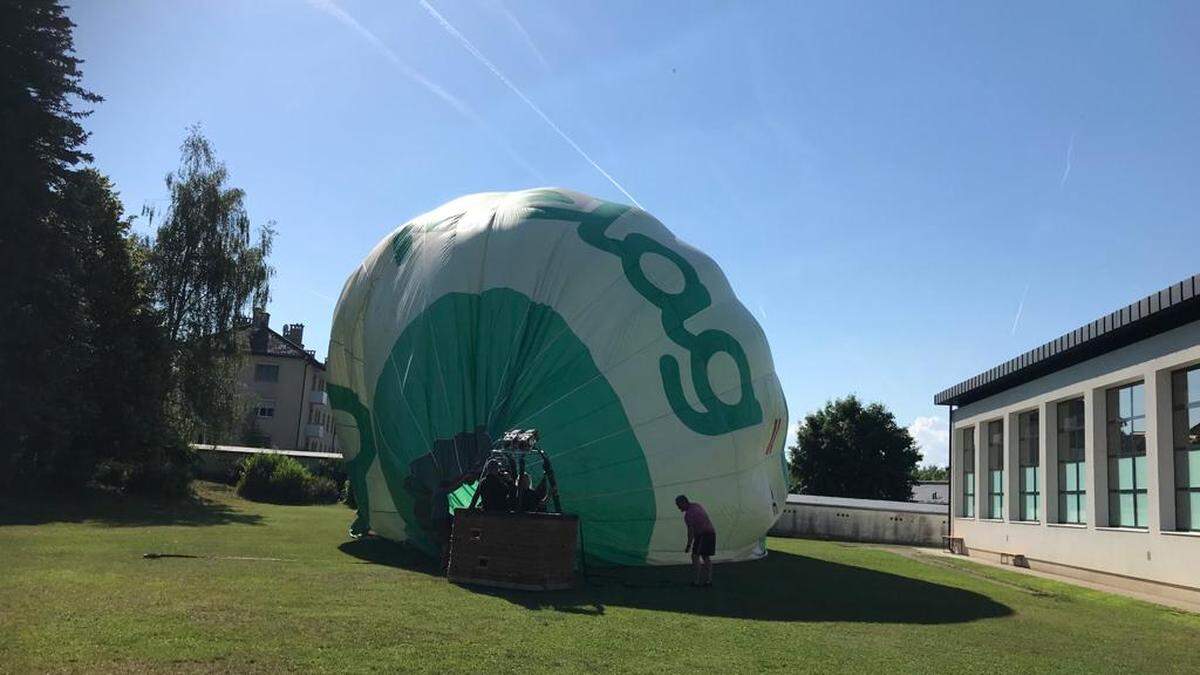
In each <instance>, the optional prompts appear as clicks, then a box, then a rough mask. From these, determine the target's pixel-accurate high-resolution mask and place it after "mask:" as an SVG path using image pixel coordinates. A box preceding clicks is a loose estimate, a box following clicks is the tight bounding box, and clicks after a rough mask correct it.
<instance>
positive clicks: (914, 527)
mask: <svg viewBox="0 0 1200 675" xmlns="http://www.w3.org/2000/svg"><path fill="white" fill-rule="evenodd" d="M817 499H820V498H817ZM838 501H839V502H841V503H838V504H828V505H826V504H807V503H795V502H794V501H793V499H792V498H789V500H788V504H787V506H785V507H784V509H783V513H782V514H781V515H780V516H779V520H777V521H776V522H775V526H774V527H772V528H771V531H770V534H771V535H773V536H777V537H809V538H814V539H835V540H841V541H864V542H874V543H885V544H910V545H914V546H941V545H942V535H944V534H947V533H948V531H949V529H948V528H949V519H950V518H949V513H948V512H947V510H946V509H945V508H944V507H943V508H942V509H941V511H936V510H933V509H930V510H929V511H925V512H922V511H916V510H912V509H911V508H910V507H912V506H918V505H912V504H908V503H906V502H896V504H897V505H898V506H897V507H896V508H895V509H894V510H887V509H886V508H877V507H875V506H872V507H871V508H863V507H855V506H852V505H848V504H847V502H854V501H863V502H869V503H871V504H872V505H875V504H886V503H887V502H875V501H873V500H849V499H847V500H838ZM920 506H925V505H920Z"/></svg>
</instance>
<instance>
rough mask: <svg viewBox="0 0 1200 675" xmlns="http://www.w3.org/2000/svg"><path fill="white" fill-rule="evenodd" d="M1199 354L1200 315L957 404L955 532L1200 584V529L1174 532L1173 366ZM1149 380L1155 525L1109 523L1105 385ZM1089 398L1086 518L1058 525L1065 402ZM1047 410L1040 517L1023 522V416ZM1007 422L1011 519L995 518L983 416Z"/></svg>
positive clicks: (1127, 572)
mask: <svg viewBox="0 0 1200 675" xmlns="http://www.w3.org/2000/svg"><path fill="white" fill-rule="evenodd" d="M1198 363H1200V322H1194V323H1191V324H1187V325H1185V326H1182V327H1179V328H1176V329H1174V330H1171V331H1168V332H1166V333H1162V334H1159V335H1156V336H1154V337H1151V338H1148V339H1146V340H1143V341H1141V342H1138V343H1136V344H1133V345H1129V346H1127V347H1124V348H1122V349H1119V350H1116V351H1113V352H1110V353H1108V354H1104V355H1102V356H1099V357H1097V358H1095V359H1092V360H1089V361H1086V362H1084V363H1080V364H1077V365H1075V366H1072V367H1070V368H1066V369H1063V370H1061V371H1058V372H1055V373H1051V374H1049V375H1047V376H1045V377H1042V378H1039V379H1037V380H1034V381H1031V382H1028V383H1025V384H1023V385H1020V386H1018V387H1014V388H1012V389H1009V390H1006V391H1003V392H1000V393H998V394H995V395H993V396H990V397H988V398H986V399H982V400H980V401H976V402H974V403H971V404H968V405H965V406H962V407H960V408H958V409H957V410H955V411H954V417H953V419H954V425H953V430H952V433H951V435H950V442H951V453H952V454H951V457H952V460H951V464H952V466H953V467H954V470H953V471H952V472H951V483H952V484H951V490H952V492H951V494H952V495H953V501H952V506H951V512H952V513H951V518H952V528H953V534H954V536H957V537H962V538H963V542H964V544H965V545H966V546H967V548H968V549H969V550H970V549H973V550H977V551H987V552H992V553H1012V554H1022V555H1024V556H1026V557H1027V558H1028V559H1029V560H1030V561H1031V563H1035V562H1038V561H1041V562H1046V563H1052V564H1054V565H1059V566H1066V567H1071V568H1078V569H1080V570H1088V571H1096V572H1103V573H1106V574H1115V575H1120V576H1124V577H1131V578H1134V579H1144V580H1150V581H1155V582H1159V583H1165V584H1172V585H1177V586H1183V587H1187V588H1193V589H1200V533H1194V532H1176V531H1175V484H1174V475H1175V474H1174V466H1173V462H1174V453H1173V452H1172V447H1171V442H1172V440H1171V439H1172V430H1171V423H1172V420H1171V400H1170V396H1171V387H1170V378H1171V373H1172V372H1173V371H1175V370H1178V369H1180V368H1185V367H1189V366H1193V365H1196V364H1198ZM1138 381H1144V382H1145V393H1146V403H1145V407H1146V463H1147V467H1149V471H1150V473H1149V479H1148V485H1147V487H1148V493H1149V494H1148V496H1149V500H1148V501H1149V527H1148V528H1146V529H1136V528H1121V527H1110V526H1109V523H1108V476H1107V467H1108V461H1107V447H1106V436H1105V420H1106V416H1105V392H1106V391H1107V390H1108V389H1109V388H1111V387H1116V386H1120V385H1124V384H1129V383H1133V382H1138ZM1080 396H1082V397H1083V399H1084V414H1085V428H1084V430H1085V433H1084V436H1085V444H1086V451H1085V461H1086V466H1087V477H1086V486H1087V511H1086V516H1087V523H1086V524H1084V525H1071V524H1058V523H1056V522H1054V521H1056V520H1058V514H1057V506H1058V494H1057V485H1056V482H1057V448H1056V445H1057V434H1056V433H1055V430H1056V421H1057V404H1058V403H1059V402H1060V401H1064V400H1068V399H1073V398H1078V397H1080ZM1034 409H1036V410H1038V411H1039V424H1040V433H1039V439H1040V451H1041V457H1040V464H1039V468H1038V479H1039V488H1040V490H1041V513H1040V514H1039V517H1040V520H1039V521H1038V522H1034V523H1025V522H1019V521H1018V515H1019V511H1018V508H1019V507H1018V504H1017V500H1016V496H1017V486H1018V482H1017V481H1018V478H1017V471H1016V469H1017V438H1016V432H1017V415H1018V414H1019V413H1022V412H1026V411H1029V410H1034ZM993 420H1002V421H1003V422H1004V425H1005V439H1004V445H1005V462H1004V466H1005V495H1004V502H1005V506H1004V513H1003V516H1004V517H1003V518H1000V519H994V520H993V519H988V518H987V515H988V511H987V473H988V472H987V436H986V427H985V425H986V424H987V423H988V422H990V421H993ZM972 428H973V430H974V436H975V452H976V461H975V475H976V489H975V497H976V508H975V517H974V518H967V517H964V516H962V515H961V514H962V504H961V500H962V495H963V489H962V481H963V472H962V448H963V444H962V434H963V430H968V429H972Z"/></svg>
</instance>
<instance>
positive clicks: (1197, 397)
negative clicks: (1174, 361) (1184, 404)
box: [1187, 368, 1200, 401]
mask: <svg viewBox="0 0 1200 675" xmlns="http://www.w3.org/2000/svg"><path fill="white" fill-rule="evenodd" d="M1187 390H1188V400H1189V401H1200V368H1192V369H1191V370H1189V371H1188V374H1187Z"/></svg>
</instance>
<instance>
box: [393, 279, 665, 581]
mask: <svg viewBox="0 0 1200 675" xmlns="http://www.w3.org/2000/svg"><path fill="white" fill-rule="evenodd" d="M373 400H374V404H373V407H374V410H373V413H374V421H375V429H376V430H377V432H378V438H377V439H376V446H377V451H378V455H379V459H380V465H381V467H382V469H383V473H384V478H385V480H386V481H387V483H388V486H389V488H390V489H391V492H392V498H393V501H394V502H395V504H396V507H397V510H398V511H399V512H400V515H401V517H402V518H403V519H404V520H405V522H406V523H407V524H408V529H407V534H408V537H409V538H410V540H412V541H413V543H414V544H416V545H417V546H419V547H421V548H423V549H425V550H429V551H432V550H436V547H435V544H434V542H435V534H434V531H433V527H432V523H431V521H430V518H429V513H430V509H429V506H428V505H429V501H428V500H429V496H430V493H431V492H432V489H433V488H434V487H435V486H436V483H437V481H438V480H439V479H454V478H457V477H458V476H460V475H461V474H462V473H463V472H464V471H467V470H469V469H471V468H477V467H473V466H471V464H473V463H476V462H478V460H479V458H480V457H481V456H482V455H481V453H482V452H483V451H485V450H486V448H481V447H480V446H481V445H482V442H481V441H480V440H479V439H480V438H489V439H496V438H498V437H499V436H500V435H502V434H503V433H504V432H505V431H507V430H509V429H511V428H516V427H520V428H536V429H538V430H539V432H540V434H541V445H542V447H543V448H544V449H545V450H546V452H547V454H548V455H550V457H551V460H552V461H553V462H554V469H555V472H556V474H557V477H558V483H559V488H560V492H561V494H562V499H563V508H564V510H566V511H568V512H571V513H576V514H578V515H579V516H580V520H581V523H582V527H583V528H584V530H585V543H586V545H587V553H588V555H589V557H594V558H597V559H601V560H605V561H608V562H613V563H620V564H637V563H641V562H644V561H645V557H646V552H647V550H648V547H649V543H650V535H651V533H652V530H653V526H654V521H655V517H656V516H655V503H654V493H653V487H652V484H651V481H650V474H649V469H648V468H647V466H646V460H645V456H644V453H643V450H642V447H641V445H640V443H639V442H638V440H637V437H636V436H635V434H634V433H633V429H632V428H631V426H630V423H629V419H628V417H627V416H626V414H625V409H624V406H623V405H622V403H621V401H620V399H619V398H618V396H617V394H616V392H615V391H613V388H612V386H611V385H610V384H609V383H608V381H607V380H606V379H605V378H604V377H603V375H602V374H601V373H600V372H599V370H598V369H597V367H596V364H595V362H594V361H593V360H592V356H591V354H590V352H589V351H588V349H587V347H586V346H585V345H584V344H583V342H582V341H581V340H580V339H579V338H578V337H577V336H576V335H575V334H574V333H573V332H572V331H571V330H570V328H569V327H568V326H567V324H566V321H564V320H563V318H562V317H561V316H560V315H559V314H558V313H557V312H556V311H555V310H554V309H553V308H551V307H549V306H547V305H542V304H538V303H535V302H533V301H532V300H530V299H529V298H528V297H527V296H525V295H523V294H521V293H518V292H517V291H514V290H512V289H508V288H494V289H489V290H486V291H484V292H483V293H480V294H467V293H451V294H447V295H445V296H442V297H441V298H439V299H437V300H436V301H434V302H433V303H432V304H431V305H430V306H429V307H428V308H427V309H426V310H425V311H424V312H422V313H421V314H420V315H419V316H417V317H416V318H415V319H413V320H412V321H411V322H410V323H409V324H408V326H406V327H405V329H404V331H403V332H402V333H401V334H400V337H399V338H398V339H397V340H396V342H395V344H394V345H393V347H392V349H391V353H390V354H389V357H388V359H387V361H386V363H385V364H384V367H383V371H382V372H381V373H380V376H379V380H378V381H377V383H376V389H375V396H374V399H373ZM464 446H465V447H464ZM531 469H533V470H531V472H530V473H531V474H533V475H534V477H535V480H536V478H537V470H536V467H531Z"/></svg>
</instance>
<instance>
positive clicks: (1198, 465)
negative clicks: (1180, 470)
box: [1179, 449, 1200, 488]
mask: <svg viewBox="0 0 1200 675" xmlns="http://www.w3.org/2000/svg"><path fill="white" fill-rule="evenodd" d="M1187 458H1188V459H1187V466H1188V474H1187V475H1188V482H1187V487H1194V488H1200V449H1197V450H1192V451H1190V452H1188V453H1187ZM1179 487H1184V486H1182V485H1180V486H1179Z"/></svg>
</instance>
